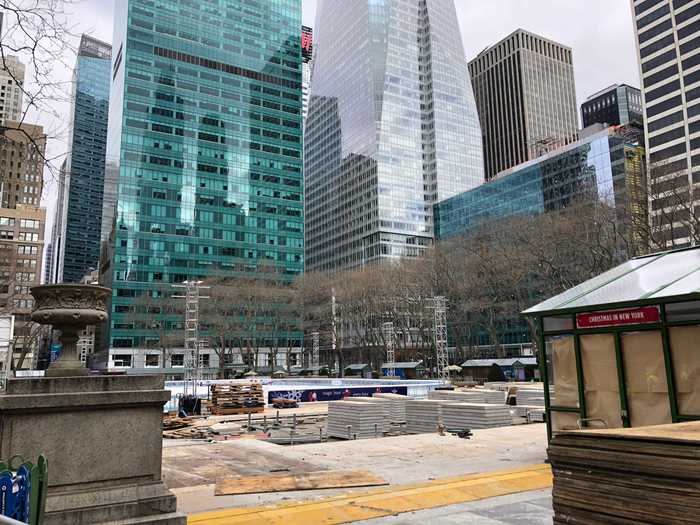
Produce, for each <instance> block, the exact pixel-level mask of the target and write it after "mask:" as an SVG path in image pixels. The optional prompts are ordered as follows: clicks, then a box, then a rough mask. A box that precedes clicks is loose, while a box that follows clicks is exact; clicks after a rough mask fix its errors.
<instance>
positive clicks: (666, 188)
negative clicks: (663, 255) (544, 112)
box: [631, 0, 700, 246]
mask: <svg viewBox="0 0 700 525" xmlns="http://www.w3.org/2000/svg"><path fill="white" fill-rule="evenodd" d="M631 5H632V13H633V17H634V26H635V32H636V36H637V52H638V58H639V64H640V74H641V77H642V94H643V96H644V126H645V134H646V145H647V148H646V149H647V159H648V166H649V176H650V187H651V191H652V199H651V216H652V224H653V225H654V226H655V227H656V228H658V229H659V230H661V231H663V232H664V233H663V235H664V236H665V238H666V240H667V242H668V243H669V244H673V245H675V246H684V245H688V244H691V243H692V242H693V241H694V238H695V239H697V237H698V232H697V231H695V232H693V231H691V229H695V230H697V228H696V227H695V228H694V227H693V226H692V225H693V224H694V223H695V222H696V221H692V220H691V221H689V220H688V217H698V216H700V212H699V211H698V208H697V206H698V204H700V197H698V195H699V193H698V188H700V186H699V184H700V68H699V67H698V66H700V2H698V1H688V0H673V1H671V0H632V2H631Z"/></svg>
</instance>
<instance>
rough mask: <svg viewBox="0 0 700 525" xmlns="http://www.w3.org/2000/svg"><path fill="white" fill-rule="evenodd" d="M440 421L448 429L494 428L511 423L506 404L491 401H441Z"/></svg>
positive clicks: (511, 418)
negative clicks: (496, 403)
mask: <svg viewBox="0 0 700 525" xmlns="http://www.w3.org/2000/svg"><path fill="white" fill-rule="evenodd" d="M442 422H443V424H444V425H445V427H447V428H448V429H452V428H456V429H460V428H468V429H479V428H495V427H506V426H510V425H512V424H513V417H512V416H511V414H510V408H509V407H508V406H507V405H495V404H492V403H453V402H443V403H442Z"/></svg>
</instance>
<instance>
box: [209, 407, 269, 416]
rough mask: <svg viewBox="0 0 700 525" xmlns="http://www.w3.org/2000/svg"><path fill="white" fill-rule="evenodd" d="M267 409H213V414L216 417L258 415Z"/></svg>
mask: <svg viewBox="0 0 700 525" xmlns="http://www.w3.org/2000/svg"><path fill="white" fill-rule="evenodd" d="M264 410H265V407H243V408H220V407H212V408H211V413H212V415H215V416H232V415H235V414H258V413H260V412H263V411H264Z"/></svg>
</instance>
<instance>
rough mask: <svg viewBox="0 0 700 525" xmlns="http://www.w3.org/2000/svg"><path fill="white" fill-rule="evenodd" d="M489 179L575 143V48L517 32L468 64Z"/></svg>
mask: <svg viewBox="0 0 700 525" xmlns="http://www.w3.org/2000/svg"><path fill="white" fill-rule="evenodd" d="M469 72H470V73H471V77H472V82H473V84H474V96H475V97H476V106H477V108H478V110H479V120H480V121H481V128H482V131H483V136H484V159H485V169H486V178H487V179H491V178H493V177H494V176H495V175H496V174H497V173H499V172H500V171H503V170H506V169H508V168H511V167H513V166H516V165H518V164H520V163H522V162H525V161H528V160H531V159H533V158H535V157H539V156H540V155H542V154H543V153H546V152H547V151H550V150H552V149H556V148H558V147H561V146H564V145H566V144H570V143H571V142H574V141H575V140H576V139H577V138H578V135H577V131H578V117H577V108H576V87H575V84H574V66H573V60H572V53H571V48H569V47H566V46H563V45H561V44H558V43H557V42H554V41H552V40H549V39H546V38H543V37H541V36H538V35H535V34H533V33H530V32H528V31H524V30H522V29H518V30H517V31H515V32H514V33H512V34H511V35H509V36H507V37H506V38H504V39H503V40H501V41H500V42H498V43H497V44H495V45H493V46H491V47H489V48H488V49H486V50H484V51H482V52H481V53H479V55H478V56H477V57H476V58H475V59H473V60H472V61H471V62H469Z"/></svg>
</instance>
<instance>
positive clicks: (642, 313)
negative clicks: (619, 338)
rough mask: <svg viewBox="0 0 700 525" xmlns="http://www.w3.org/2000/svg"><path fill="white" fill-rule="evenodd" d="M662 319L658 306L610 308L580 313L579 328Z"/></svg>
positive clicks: (578, 316) (577, 317) (646, 322)
mask: <svg viewBox="0 0 700 525" xmlns="http://www.w3.org/2000/svg"><path fill="white" fill-rule="evenodd" d="M660 320H661V315H660V314H659V308H658V307H657V306H643V307H642V308H629V309H627V310H608V311H606V312H591V313H585V314H578V315H577V316H576V326H577V327H578V328H602V327H605V326H620V325H626V324H648V323H658V322H659V321H660Z"/></svg>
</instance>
